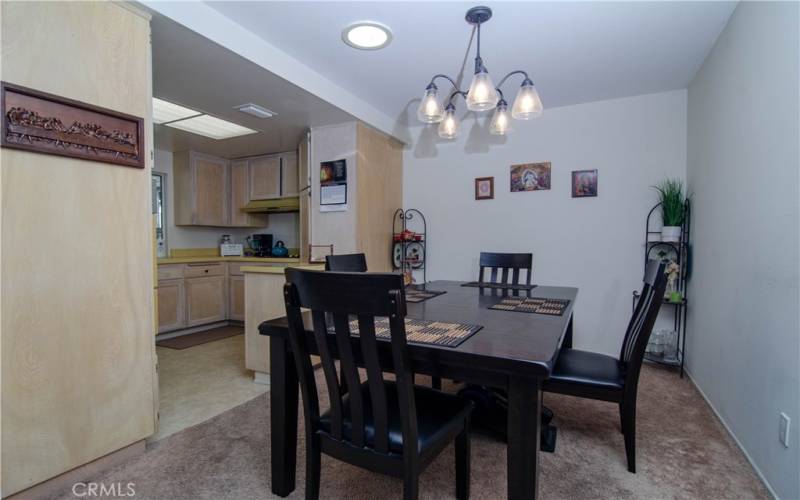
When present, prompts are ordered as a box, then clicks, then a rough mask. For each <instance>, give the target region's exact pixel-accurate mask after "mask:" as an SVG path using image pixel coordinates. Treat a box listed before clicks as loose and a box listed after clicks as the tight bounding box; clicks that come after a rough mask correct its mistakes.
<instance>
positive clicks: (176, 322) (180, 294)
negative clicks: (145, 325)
mask: <svg viewBox="0 0 800 500" xmlns="http://www.w3.org/2000/svg"><path fill="white" fill-rule="evenodd" d="M185 302H186V298H185V290H184V287H183V279H175V280H161V281H159V282H158V333H163V332H168V331H171V330H178V329H180V328H183V327H184V326H186V319H185V316H184V304H185Z"/></svg>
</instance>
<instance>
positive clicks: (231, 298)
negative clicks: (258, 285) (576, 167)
mask: <svg viewBox="0 0 800 500" xmlns="http://www.w3.org/2000/svg"><path fill="white" fill-rule="evenodd" d="M228 280H229V287H228V318H229V319H232V320H235V321H244V276H231V277H230V278H228Z"/></svg>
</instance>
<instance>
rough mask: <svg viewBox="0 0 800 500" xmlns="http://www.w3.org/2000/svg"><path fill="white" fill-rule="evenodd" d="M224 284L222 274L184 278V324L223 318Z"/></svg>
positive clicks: (224, 280) (211, 321) (224, 308)
mask: <svg viewBox="0 0 800 500" xmlns="http://www.w3.org/2000/svg"><path fill="white" fill-rule="evenodd" d="M226 284H227V278H226V277H225V276H224V275H223V276H209V277H204V278H187V279H186V326H197V325H204V324H206V323H214V322H215V321H224V320H225V318H226V316H227V315H226V312H227V297H228V294H227V291H226V288H227V287H226V286H225V285H226Z"/></svg>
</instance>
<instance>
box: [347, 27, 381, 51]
mask: <svg viewBox="0 0 800 500" xmlns="http://www.w3.org/2000/svg"><path fill="white" fill-rule="evenodd" d="M342 40H344V43H346V44H347V45H349V46H351V47H353V48H356V49H362V50H378V49H382V48H384V47H386V46H387V45H389V43H391V41H392V31H391V30H390V29H389V27H388V26H385V25H383V24H381V23H376V22H372V21H360V22H357V23H353V24H351V25H350V26H348V27H346V28H345V29H344V30H343V31H342Z"/></svg>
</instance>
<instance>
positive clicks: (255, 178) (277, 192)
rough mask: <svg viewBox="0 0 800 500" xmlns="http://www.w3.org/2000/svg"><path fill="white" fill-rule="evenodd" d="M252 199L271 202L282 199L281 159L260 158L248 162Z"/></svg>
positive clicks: (276, 157)
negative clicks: (274, 199) (273, 199)
mask: <svg viewBox="0 0 800 500" xmlns="http://www.w3.org/2000/svg"><path fill="white" fill-rule="evenodd" d="M248 163H249V166H250V199H251V200H269V199H272V198H280V197H281V157H280V156H260V157H257V158H250V159H249V160H248Z"/></svg>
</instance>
